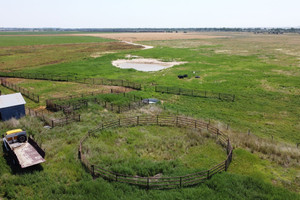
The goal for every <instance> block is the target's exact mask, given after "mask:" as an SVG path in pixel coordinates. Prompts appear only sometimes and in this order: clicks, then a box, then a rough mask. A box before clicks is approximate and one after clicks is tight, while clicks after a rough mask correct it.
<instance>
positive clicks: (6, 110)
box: [0, 93, 26, 121]
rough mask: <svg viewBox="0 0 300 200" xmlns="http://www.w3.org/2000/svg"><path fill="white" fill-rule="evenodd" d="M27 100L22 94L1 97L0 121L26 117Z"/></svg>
mask: <svg viewBox="0 0 300 200" xmlns="http://www.w3.org/2000/svg"><path fill="white" fill-rule="evenodd" d="M25 104H26V102H25V100H24V98H23V97H22V95H21V93H15V94H8V95H1V96H0V120H2V121H6V120H9V119H11V118H16V119H19V118H21V117H23V116H25Z"/></svg>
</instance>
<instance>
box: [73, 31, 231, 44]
mask: <svg viewBox="0 0 300 200" xmlns="http://www.w3.org/2000/svg"><path fill="white" fill-rule="evenodd" d="M73 35H78V36H94V37H102V38H109V39H114V40H121V41H129V42H136V41H151V40H178V39H212V38H224V37H226V36H215V35H207V34H202V33H94V34H73Z"/></svg>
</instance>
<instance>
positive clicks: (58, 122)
mask: <svg viewBox="0 0 300 200" xmlns="http://www.w3.org/2000/svg"><path fill="white" fill-rule="evenodd" d="M26 114H27V115H30V116H33V117H38V118H39V119H41V120H42V121H44V122H45V123H46V124H47V125H49V126H51V127H52V128H53V127H55V126H63V125H66V124H69V123H71V122H80V114H75V113H74V112H73V113H71V114H70V115H65V117H62V118H59V119H56V118H53V117H52V118H51V117H49V114H50V113H49V112H48V111H36V110H33V109H30V108H26Z"/></svg>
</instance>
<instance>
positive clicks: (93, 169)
mask: <svg viewBox="0 0 300 200" xmlns="http://www.w3.org/2000/svg"><path fill="white" fill-rule="evenodd" d="M91 168H92V176H93V178H94V177H95V167H94V165H91Z"/></svg>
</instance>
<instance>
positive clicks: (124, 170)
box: [84, 126, 226, 176]
mask: <svg viewBox="0 0 300 200" xmlns="http://www.w3.org/2000/svg"><path fill="white" fill-rule="evenodd" d="M208 137H209V134H208V133H206V134H204V133H203V134H200V133H199V132H196V131H194V130H190V129H183V128H175V127H160V126H142V127H133V128H119V129H110V130H104V131H102V132H101V133H96V134H95V135H94V136H91V137H90V138H89V139H88V140H87V141H85V142H84V148H85V149H86V151H85V153H86V154H87V156H88V160H90V162H91V163H93V164H95V165H96V166H97V165H98V166H100V167H104V168H106V169H109V170H112V171H114V172H117V173H121V174H128V175H139V176H154V175H157V174H160V175H163V176H166V175H168V176H170V175H184V174H185V173H192V172H195V171H201V170H206V169H209V168H211V167H213V166H214V165H216V164H218V163H220V162H222V161H223V160H225V159H226V152H225V151H224V149H223V148H222V147H221V146H220V145H218V144H216V142H215V140H213V139H211V138H208Z"/></svg>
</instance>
